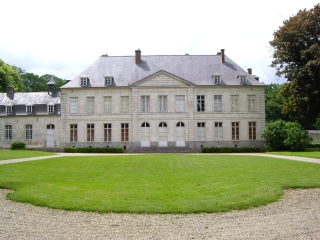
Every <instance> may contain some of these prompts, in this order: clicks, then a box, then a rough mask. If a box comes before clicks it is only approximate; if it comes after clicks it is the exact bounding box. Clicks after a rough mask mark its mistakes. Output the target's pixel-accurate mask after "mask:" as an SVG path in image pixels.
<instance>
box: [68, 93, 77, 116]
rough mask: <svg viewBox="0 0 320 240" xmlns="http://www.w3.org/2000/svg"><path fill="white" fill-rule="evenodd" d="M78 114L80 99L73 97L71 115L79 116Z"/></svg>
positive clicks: (71, 99)
mask: <svg viewBox="0 0 320 240" xmlns="http://www.w3.org/2000/svg"><path fill="white" fill-rule="evenodd" d="M77 113H78V98H77V97H71V98H70V114H77Z"/></svg>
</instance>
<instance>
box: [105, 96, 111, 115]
mask: <svg viewBox="0 0 320 240" xmlns="http://www.w3.org/2000/svg"><path fill="white" fill-rule="evenodd" d="M103 102H104V110H103V112H104V113H112V97H111V96H108V97H104V98H103Z"/></svg>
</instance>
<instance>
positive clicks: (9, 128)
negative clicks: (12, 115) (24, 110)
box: [5, 125, 12, 140]
mask: <svg viewBox="0 0 320 240" xmlns="http://www.w3.org/2000/svg"><path fill="white" fill-rule="evenodd" d="M5 139H6V140H11V139H12V125H6V136H5Z"/></svg>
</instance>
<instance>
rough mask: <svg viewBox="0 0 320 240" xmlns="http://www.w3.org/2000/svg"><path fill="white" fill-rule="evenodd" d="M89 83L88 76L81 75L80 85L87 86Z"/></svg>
mask: <svg viewBox="0 0 320 240" xmlns="http://www.w3.org/2000/svg"><path fill="white" fill-rule="evenodd" d="M87 85H88V78H87V77H81V78H80V86H87Z"/></svg>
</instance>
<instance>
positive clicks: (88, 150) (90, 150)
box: [64, 147, 123, 153]
mask: <svg viewBox="0 0 320 240" xmlns="http://www.w3.org/2000/svg"><path fill="white" fill-rule="evenodd" d="M64 151H65V152H67V153H123V149H122V148H118V147H109V148H107V147H103V148H98V147H82V148H76V147H66V148H64Z"/></svg>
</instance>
